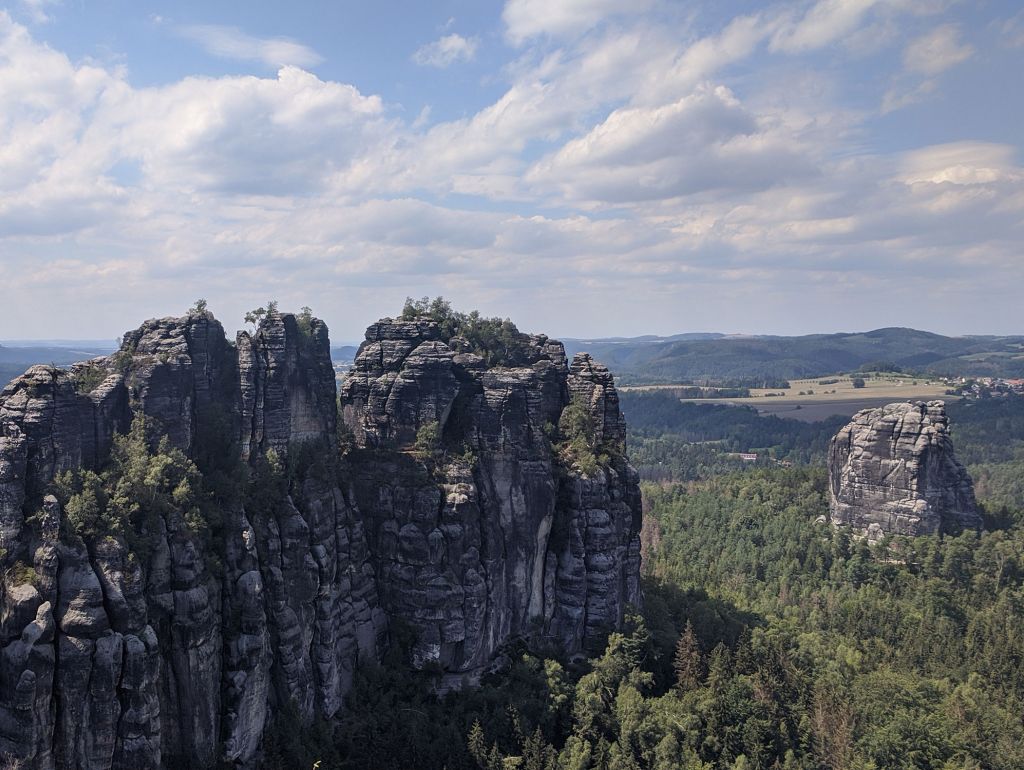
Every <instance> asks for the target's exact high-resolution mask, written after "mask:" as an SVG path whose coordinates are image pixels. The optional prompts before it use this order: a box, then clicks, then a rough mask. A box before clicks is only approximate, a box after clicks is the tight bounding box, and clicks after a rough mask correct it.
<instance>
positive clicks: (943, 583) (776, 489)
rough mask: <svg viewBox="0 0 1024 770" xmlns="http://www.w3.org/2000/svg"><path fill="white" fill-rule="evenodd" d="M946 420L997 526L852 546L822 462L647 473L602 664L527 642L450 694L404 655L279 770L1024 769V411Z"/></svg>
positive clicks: (304, 740) (1008, 408)
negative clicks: (835, 516) (632, 554)
mask: <svg viewBox="0 0 1024 770" xmlns="http://www.w3.org/2000/svg"><path fill="white" fill-rule="evenodd" d="M701 408H705V409H706V408H707V407H703V406H702V407H701ZM950 414H951V418H952V420H953V424H954V435H955V440H956V441H957V447H958V449H959V450H960V453H961V455H962V457H963V458H964V460H965V462H967V463H969V465H970V467H971V468H972V471H973V472H974V473H975V474H979V473H981V474H988V475H987V476H985V478H986V479H987V481H986V483H987V484H988V486H987V487H986V486H985V485H984V484H981V485H979V493H980V498H981V501H982V503H983V505H985V506H986V509H987V517H988V518H987V521H988V529H987V531H985V532H983V533H980V534H978V533H973V532H968V533H965V534H963V535H961V536H959V537H945V538H940V537H937V536H936V537H919V538H915V539H910V538H887V539H885V540H884V541H882V542H881V543H880V544H878V545H875V546H869V545H868V544H867V542H866V541H863V540H862V541H857V540H855V539H852V538H851V537H850V535H849V534H848V533H847V532H845V531H843V530H834V529H833V528H831V527H830V526H829V525H828V524H826V523H825V518H824V517H825V516H826V514H827V502H826V492H827V490H826V483H827V480H826V474H825V471H824V468H823V467H821V465H820V462H817V461H818V459H819V455H818V453H817V452H814V453H813V456H812V457H811V460H812V462H811V463H810V464H800V463H798V464H796V465H794V466H793V467H755V468H749V467H748V468H745V469H741V470H737V471H732V470H729V468H727V467H718V468H716V467H712V466H710V465H709V466H706V467H705V469H704V470H705V473H704V475H703V476H699V477H695V478H688V479H684V480H673V481H663V482H661V483H652V482H647V483H645V484H644V498H645V508H646V517H647V519H646V525H645V531H644V534H643V538H644V546H645V551H646V558H645V601H644V607H643V608H642V610H638V611H636V612H635V613H634V614H633V615H631V617H630V619H629V623H628V626H627V629H626V630H625V631H624V632H623V633H613V634H611V635H610V636H609V638H608V643H607V646H606V647H605V649H604V650H603V651H600V652H598V653H596V654H594V656H593V657H591V658H590V659H589V660H586V661H569V660H565V659H563V658H561V657H560V656H559V654H558V651H557V650H553V649H543V647H542V646H540V647H538V648H535V649H529V648H528V647H527V646H526V644H525V643H523V644H521V645H518V646H513V647H511V648H509V649H508V650H507V651H506V659H505V664H506V665H504V666H503V667H499V670H498V671H496V672H495V673H494V674H492V675H490V676H488V677H486V678H485V679H484V681H483V683H482V684H483V686H482V687H481V688H479V689H467V690H464V691H461V692H449V693H447V694H446V695H444V696H442V697H440V698H437V697H436V695H435V694H434V692H433V689H432V687H433V685H434V684H435V681H434V679H433V675H432V673H431V672H430V671H426V672H420V673H416V674H412V673H411V672H410V671H409V670H408V668H407V667H406V665H405V663H404V660H403V657H402V654H401V645H397V646H396V648H395V649H394V650H393V651H392V654H391V656H390V657H389V659H388V660H387V661H386V662H385V663H384V665H382V666H380V667H377V668H372V669H367V670H366V671H364V672H363V673H361V674H360V675H359V676H358V678H357V682H356V686H355V688H354V690H353V693H352V696H351V698H350V701H349V711H348V713H347V715H346V718H345V719H344V720H342V721H341V722H339V723H338V724H337V725H336V726H334V727H332V728H329V727H328V726H326V725H321V726H319V728H317V729H316V730H314V731H313V733H314V734H313V735H312V736H310V735H308V734H302V733H301V732H300V731H298V730H296V729H294V725H293V726H292V727H288V728H286V727H284V726H280V727H279V729H278V730H277V731H275V733H274V738H273V742H272V743H273V745H272V747H271V758H273V757H277V758H278V760H277V761H279V762H280V766H282V767H283V766H288V761H290V760H294V759H295V758H301V760H303V761H309V762H313V761H317V760H319V761H321V762H322V765H321V767H331V766H336V767H351V768H385V767H426V768H433V767H436V768H453V769H454V768H467V769H472V768H481V769H483V770H496V769H497V768H523V770H542V769H546V768H578V769H579V770H583V769H584V768H601V769H604V768H608V769H609V770H611V769H616V770H618V769H620V768H659V769H660V768H666V769H667V768H730V769H732V768H802V769H806V770H819V769H835V770H840V769H846V768H850V769H854V768H856V769H857V770H867V769H869V768H879V769H880V768H907V769H908V770H909V769H910V768H920V769H922V770H924V769H931V768H935V769H940V768H941V769H942V770H952V769H953V768H979V769H980V768H1006V769H1007V770H1010V769H1011V768H1020V767H1024V723H1022V714H1024V677H1022V675H1021V665H1022V663H1024V527H1022V523H1024V511H1022V507H1024V506H1022V497H1021V496H1020V495H1019V490H1018V487H1016V486H1015V484H1019V483H1020V482H1019V479H1020V478H1021V476H1022V475H1024V474H1022V470H1024V463H1021V447H1022V446H1024V420H1022V419H1021V415H1022V414H1024V405H1022V402H1021V400H1019V399H1010V400H1006V399H1002V400H999V401H993V402H986V403H981V402H970V403H963V404H952V405H951V409H950ZM663 427H667V426H663ZM776 427H777V426H776ZM757 428H758V430H760V429H761V428H763V426H757ZM635 429H636V430H638V431H639V430H645V428H643V427H642V426H639V427H636V428H635ZM812 430H813V429H812ZM652 432H654V433H656V432H658V431H657V430H653V429H652ZM736 436H737V440H741V439H743V436H744V434H743V433H742V431H741V432H740V433H737V434H736ZM662 438H664V437H662ZM748 438H749V435H748ZM676 440H679V441H682V440H683V439H681V438H679V437H678V436H677V437H676ZM634 451H635V450H634ZM1014 470H1015V475H1013V471H1014ZM1011 476H1012V478H1011ZM1004 481H1006V483H1004ZM982 492H984V493H982ZM282 724H284V723H282ZM285 758H288V759H285Z"/></svg>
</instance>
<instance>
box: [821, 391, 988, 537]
mask: <svg viewBox="0 0 1024 770" xmlns="http://www.w3.org/2000/svg"><path fill="white" fill-rule="evenodd" d="M948 423H949V420H948V418H947V417H946V409H945V404H944V403H943V402H942V401H929V402H928V403H927V404H924V403H921V402H917V403H915V404H910V403H901V404H889V405H888V406H884V407H881V408H878V409H865V410H863V411H861V412H858V413H857V414H856V415H854V417H853V420H852V421H851V422H850V424H849V425H847V426H846V427H845V428H843V429H842V430H841V431H839V433H838V434H837V435H836V436H835V437H834V438H833V439H832V443H831V445H830V447H829V477H830V482H831V503H830V510H831V517H832V523H833V524H836V525H845V526H851V527H853V528H854V529H855V530H857V531H859V532H861V533H862V534H865V535H867V536H868V537H869V538H870V539H878V538H880V537H882V536H883V535H885V534H896V535H925V534H936V533H939V532H943V533H957V532H960V531H962V530H964V529H970V528H974V529H976V528H979V527H980V526H981V515H980V514H979V512H978V506H977V503H976V501H975V499H974V486H973V484H972V483H971V478H970V476H969V475H968V474H967V471H966V470H965V469H964V467H963V466H962V465H961V464H960V463H959V462H958V461H957V459H956V456H955V455H954V453H953V443H952V441H951V439H950V436H949V428H948Z"/></svg>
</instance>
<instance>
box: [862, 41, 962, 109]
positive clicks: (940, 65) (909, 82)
mask: <svg viewBox="0 0 1024 770" xmlns="http://www.w3.org/2000/svg"><path fill="white" fill-rule="evenodd" d="M973 55H974V48H973V47H972V46H971V45H969V44H967V43H962V42H961V41H960V30H959V28H958V27H957V26H956V25H955V24H944V25H942V26H939V27H936V28H935V29H933V30H932V31H931V32H929V33H928V34H926V35H922V36H921V37H918V38H915V39H914V40H911V41H910V42H909V43H908V44H907V46H906V48H905V49H904V51H903V71H902V72H901V73H899V74H898V75H897V76H896V77H895V78H894V81H893V84H892V85H891V86H890V87H889V89H888V90H887V91H886V92H885V95H884V96H883V97H882V113H883V114H885V113H889V112H893V111H894V110H898V109H902V108H903V107H906V106H908V105H911V104H914V103H916V102H920V101H922V100H924V99H925V98H926V97H927V96H929V95H930V94H932V93H935V91H936V90H937V89H938V79H937V78H938V76H939V75H941V74H942V73H943V72H945V71H946V70H948V69H950V68H952V67H955V66H956V65H958V64H962V63H963V62H965V61H967V60H968V59H969V58H971V56H973Z"/></svg>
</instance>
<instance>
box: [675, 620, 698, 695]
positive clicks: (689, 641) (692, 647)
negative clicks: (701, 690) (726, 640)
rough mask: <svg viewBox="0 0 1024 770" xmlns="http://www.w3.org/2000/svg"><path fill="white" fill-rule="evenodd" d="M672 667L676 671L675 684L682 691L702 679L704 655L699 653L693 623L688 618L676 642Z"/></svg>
mask: <svg viewBox="0 0 1024 770" xmlns="http://www.w3.org/2000/svg"><path fill="white" fill-rule="evenodd" d="M672 668H673V669H674V670H675V672H676V686H677V687H678V688H679V689H680V690H682V691H683V692H686V691H687V690H693V689H695V688H697V687H699V686H700V684H701V682H702V681H704V655H703V654H702V653H701V650H700V643H699V642H698V641H697V635H696V634H694V633H693V624H692V623H690V621H689V620H688V621H686V628H685V629H684V630H683V633H682V635H681V636H680V637H679V641H678V642H677V643H676V654H675V657H674V658H673V659H672Z"/></svg>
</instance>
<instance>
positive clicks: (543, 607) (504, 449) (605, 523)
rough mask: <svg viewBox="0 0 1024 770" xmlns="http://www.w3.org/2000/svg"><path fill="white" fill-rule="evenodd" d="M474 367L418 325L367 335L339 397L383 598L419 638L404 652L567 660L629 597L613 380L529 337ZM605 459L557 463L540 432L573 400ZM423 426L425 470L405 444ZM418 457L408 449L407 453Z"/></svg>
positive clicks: (458, 667) (457, 665)
mask: <svg viewBox="0 0 1024 770" xmlns="http://www.w3.org/2000/svg"><path fill="white" fill-rule="evenodd" d="M511 363H512V364H514V365H507V366H503V367H497V368H488V367H486V366H485V365H484V362H483V359H482V358H481V357H480V356H478V355H475V354H474V353H472V352H469V351H468V344H467V343H466V341H465V340H462V339H460V338H455V339H452V340H448V341H445V340H442V339H441V334H440V331H439V329H438V327H437V325H436V324H434V323H432V322H430V321H427V320H423V319H421V320H415V321H397V320H394V321H393V320H384V321H381V322H379V323H377V324H374V325H373V326H371V327H370V328H369V329H368V330H367V334H366V341H365V342H364V343H363V345H362V346H361V347H360V350H359V353H358V355H357V357H356V360H355V364H354V367H353V370H352V372H351V373H350V374H349V376H348V377H347V378H346V380H345V382H344V385H343V386H342V392H341V406H342V414H343V417H344V420H345V422H346V424H347V425H348V427H349V428H350V429H351V430H352V431H353V433H354V435H355V440H356V443H357V444H358V445H360V446H361V447H363V449H362V451H357V452H355V453H353V455H352V458H351V464H352V468H353V475H354V482H355V483H354V488H355V493H356V500H357V504H358V507H359V510H360V511H361V512H362V514H363V516H364V518H365V520H366V523H367V527H368V537H369V540H370V543H371V552H372V558H373V561H374V563H375V565H376V568H377V580H378V584H379V586H380V591H381V600H382V602H383V604H384V608H385V609H386V611H387V612H388V614H389V615H392V616H396V617H400V618H402V619H403V620H404V621H406V622H407V623H408V624H409V625H411V627H412V628H413V629H414V630H415V631H416V632H417V638H418V641H417V644H416V647H415V650H414V656H415V658H416V660H417V662H418V663H420V664H422V663H425V662H427V661H432V662H434V663H436V664H438V665H440V666H441V667H442V668H443V669H444V670H445V671H447V672H449V673H451V674H454V675H469V676H470V678H472V677H473V676H474V675H475V674H477V673H479V672H480V671H481V670H482V668H483V667H484V666H485V665H486V664H487V663H488V662H489V661H490V660H492V658H493V657H494V655H495V653H496V651H497V650H498V648H499V647H500V646H501V645H502V644H503V643H504V642H505V641H507V640H508V639H510V638H512V637H517V636H533V637H539V638H544V639H546V640H548V641H550V642H552V643H555V644H557V645H558V646H559V647H560V648H561V649H564V650H567V651H569V652H575V651H579V650H581V649H585V648H586V647H587V646H588V645H592V644H597V643H600V640H601V639H602V638H603V634H606V633H607V631H608V630H610V629H612V628H615V627H616V626H617V625H618V624H619V623H620V622H621V619H622V616H623V611H624V608H625V605H626V604H627V603H630V602H632V603H637V602H638V601H639V598H640V597H639V595H640V591H639V585H638V576H639V538H638V535H639V529H640V500H639V488H638V483H637V477H636V475H635V473H634V472H633V470H632V468H630V466H629V465H628V463H626V461H625V458H624V450H625V425H624V422H623V418H622V415H621V413H620V412H619V408H618V396H617V394H616V391H615V387H614V385H613V383H612V378H611V375H610V374H609V372H608V370H607V369H605V368H604V367H602V366H600V365H598V364H595V363H594V362H593V361H591V360H590V358H589V356H587V355H586V354H580V355H579V356H577V357H576V359H575V360H574V361H573V362H572V364H571V366H569V365H567V362H566V357H565V352H564V349H563V348H562V345H561V344H560V343H558V342H553V341H550V340H548V339H547V338H546V337H543V336H537V337H532V338H530V339H529V340H528V342H527V343H526V344H525V345H524V349H523V350H521V351H519V353H518V355H517V360H515V361H514V362H511ZM574 398H575V399H578V400H579V402H581V403H582V404H583V405H584V406H585V409H586V410H587V411H588V412H589V414H590V417H591V419H592V422H593V426H594V430H593V433H594V435H593V437H592V438H593V443H594V444H595V446H597V445H599V446H601V447H603V449H604V451H605V452H606V453H607V458H608V459H607V461H606V462H605V463H603V464H599V465H596V466H595V467H594V468H592V469H591V470H590V472H589V473H583V472H581V470H580V469H579V468H578V467H574V466H573V465H572V464H571V463H566V462H564V461H563V460H562V459H561V458H560V457H559V454H558V448H557V447H556V446H555V445H554V444H553V442H552V439H553V438H554V435H553V431H552V429H553V427H554V426H556V425H558V423H559V419H560V417H561V415H562V412H563V410H564V409H565V408H566V407H567V406H569V404H570V402H571V400H572V399H574ZM433 426H436V431H437V436H438V449H437V450H436V451H435V452H434V456H433V457H431V458H430V459H429V460H428V462H427V463H424V462H421V461H420V460H419V459H417V454H418V453H417V451H416V448H415V443H416V440H417V435H418V433H419V432H420V431H421V430H422V429H424V428H425V427H433ZM419 454H422V449H420V450H419Z"/></svg>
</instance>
